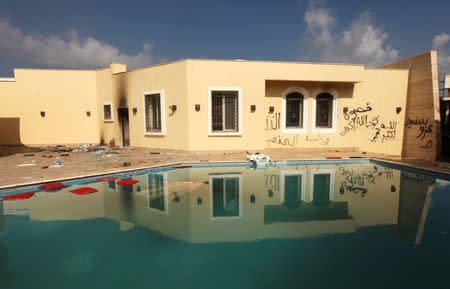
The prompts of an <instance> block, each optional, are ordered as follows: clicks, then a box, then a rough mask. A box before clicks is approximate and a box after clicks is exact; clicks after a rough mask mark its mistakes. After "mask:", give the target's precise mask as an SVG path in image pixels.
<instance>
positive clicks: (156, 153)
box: [150, 152, 161, 155]
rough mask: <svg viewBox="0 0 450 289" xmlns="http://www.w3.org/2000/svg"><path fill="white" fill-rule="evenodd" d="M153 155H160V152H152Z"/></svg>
mask: <svg viewBox="0 0 450 289" xmlns="http://www.w3.org/2000/svg"><path fill="white" fill-rule="evenodd" d="M150 154H151V155H160V154H161V153H160V152H150Z"/></svg>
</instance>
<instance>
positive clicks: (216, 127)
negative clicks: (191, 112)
mask: <svg viewBox="0 0 450 289" xmlns="http://www.w3.org/2000/svg"><path fill="white" fill-rule="evenodd" d="M238 97H239V96H238V92H237V91H214V92H212V94H211V106H212V107H211V118H212V119H211V121H212V131H213V132H237V131H239V116H238V111H239V107H238Z"/></svg>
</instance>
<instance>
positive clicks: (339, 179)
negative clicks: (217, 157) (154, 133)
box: [0, 160, 450, 289]
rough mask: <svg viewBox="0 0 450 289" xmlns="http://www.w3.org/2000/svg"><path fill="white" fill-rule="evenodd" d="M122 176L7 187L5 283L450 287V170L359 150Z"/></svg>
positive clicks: (2, 220) (2, 215) (0, 257)
mask: <svg viewBox="0 0 450 289" xmlns="http://www.w3.org/2000/svg"><path fill="white" fill-rule="evenodd" d="M111 177H116V178H118V180H109V181H97V180H96V179H95V178H89V179H81V180H73V181H68V182H63V184H64V185H65V186H66V187H65V188H63V189H61V190H57V191H42V189H39V188H38V187H37V186H31V187H25V188H17V189H9V190H4V191H0V196H1V197H3V201H0V288H8V289H12V288H47V289H50V288H109V289H111V288H168V289H169V288H170V289H174V288H308V289H309V288H450V278H449V276H448V272H449V268H450V213H449V212H450V183H449V182H448V181H447V180H444V178H443V177H442V176H436V175H432V174H428V173H421V172H419V171H408V170H405V169H402V168H400V167H392V166H390V165H389V167H388V166H385V165H383V164H380V163H374V162H369V161H364V160H361V161H355V162H342V163H337V162H312V163H307V162H296V163H295V162H292V163H289V165H288V164H286V163H285V164H279V165H278V166H276V167H271V168H269V169H266V170H255V169H251V168H248V167H246V166H245V164H227V165H225V164H223V165H221V164H218V165H215V166H205V165H194V167H192V168H182V169H172V168H171V167H165V168H162V169H157V170H147V171H135V172H130V173H124V174H117V175H114V176H111ZM120 180H136V181H138V182H137V183H135V184H131V185H119V182H120ZM80 187H91V188H94V189H96V190H97V192H93V193H87V194H76V193H73V192H70V191H73V190H74V189H77V188H80ZM24 192H31V193H34V194H31V196H30V195H18V194H20V193H24ZM11 195H13V196H19V197H17V198H16V199H14V197H9V198H8V197H7V196H11ZM21 196H22V197H21Z"/></svg>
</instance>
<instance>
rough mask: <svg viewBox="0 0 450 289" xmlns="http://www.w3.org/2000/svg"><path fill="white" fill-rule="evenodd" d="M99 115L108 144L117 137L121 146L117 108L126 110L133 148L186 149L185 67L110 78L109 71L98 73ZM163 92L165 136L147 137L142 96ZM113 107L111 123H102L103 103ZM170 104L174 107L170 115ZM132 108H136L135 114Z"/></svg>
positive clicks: (175, 65)
mask: <svg viewBox="0 0 450 289" xmlns="http://www.w3.org/2000/svg"><path fill="white" fill-rule="evenodd" d="M98 82H99V85H98V87H99V89H98V97H99V100H98V104H99V109H98V113H99V115H100V116H101V119H100V122H101V123H100V135H101V138H102V139H103V140H104V141H105V142H106V143H108V142H109V141H110V140H111V139H112V138H114V137H115V138H116V144H121V143H122V139H121V132H120V124H119V121H118V115H117V109H118V108H128V109H129V122H130V139H131V146H133V147H151V148H163V149H178V150H186V149H187V148H188V133H187V132H188V113H187V96H186V86H187V84H186V64H185V62H184V61H182V62H176V63H173V64H170V65H160V66H154V67H150V68H144V69H139V70H134V71H129V72H127V73H120V74H115V75H113V74H112V72H111V70H109V69H105V70H101V71H99V72H98ZM161 90H164V95H165V106H164V107H162V110H163V111H164V117H165V123H166V131H167V133H166V135H164V136H156V135H146V133H145V120H144V94H145V93H146V92H151V91H161ZM105 102H111V103H112V105H113V118H114V121H113V122H103V111H102V110H103V103H105ZM169 105H177V110H176V111H175V112H174V113H172V112H171V111H170V110H169V108H168V107H169ZM133 108H137V112H136V114H134V113H133Z"/></svg>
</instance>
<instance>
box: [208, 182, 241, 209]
mask: <svg viewBox="0 0 450 289" xmlns="http://www.w3.org/2000/svg"><path fill="white" fill-rule="evenodd" d="M211 181H212V217H213V218H217V217H238V216H240V212H239V209H240V208H239V206H240V204H239V193H240V192H239V177H231V176H230V177H213V178H212V180H211Z"/></svg>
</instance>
